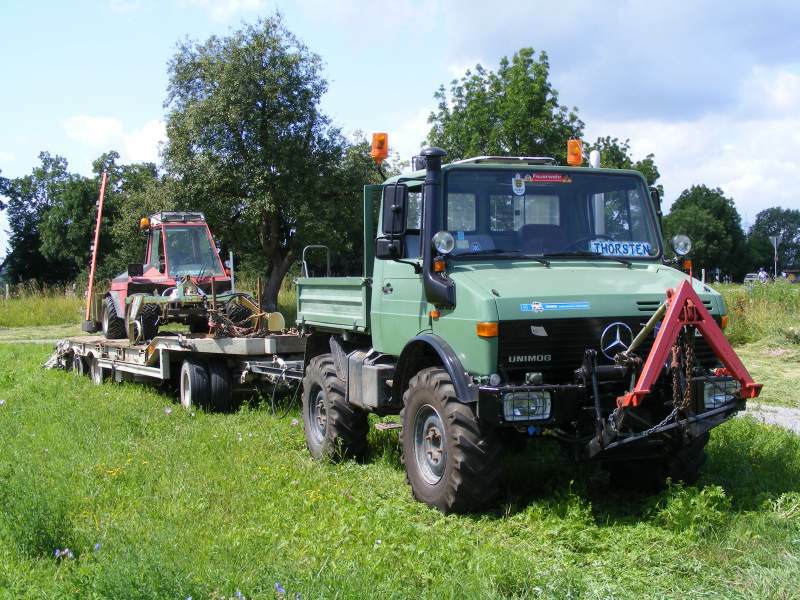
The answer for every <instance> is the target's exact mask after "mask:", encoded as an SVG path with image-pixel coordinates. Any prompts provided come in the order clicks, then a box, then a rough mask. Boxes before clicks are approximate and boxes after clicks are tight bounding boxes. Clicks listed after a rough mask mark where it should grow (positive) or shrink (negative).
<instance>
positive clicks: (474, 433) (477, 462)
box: [400, 367, 502, 513]
mask: <svg viewBox="0 0 800 600" xmlns="http://www.w3.org/2000/svg"><path fill="white" fill-rule="evenodd" d="M426 407H427V408H426ZM431 409H433V411H435V412H436V413H437V414H438V416H439V417H440V419H441V424H442V426H443V442H444V450H445V454H444V466H443V470H442V473H441V478H440V479H439V480H438V481H437V482H435V483H431V482H430V481H428V480H426V475H425V471H424V469H425V466H424V464H422V465H421V464H420V460H419V458H418V454H417V439H416V438H417V434H416V431H415V430H416V425H417V415H418V414H419V415H423V414H425V413H429V414H430V413H431ZM400 419H401V422H402V424H403V433H402V438H403V444H402V446H403V462H404V464H405V467H406V476H407V479H408V482H409V484H411V491H412V494H413V495H414V497H415V498H416V499H417V500H420V501H421V502H425V503H426V504H428V505H429V506H432V507H434V508H437V509H439V510H440V511H442V512H443V513H451V512H456V513H464V512H469V511H473V510H477V509H480V508H483V507H485V506H487V505H488V504H490V503H491V502H492V501H493V500H494V498H495V496H496V495H497V491H498V482H499V478H500V473H501V455H502V445H501V444H500V443H499V441H498V439H497V437H496V435H495V432H494V431H493V430H492V429H489V428H486V427H482V426H481V425H480V424H479V423H478V420H477V418H476V416H475V413H474V412H473V410H472V408H471V407H469V406H468V405H466V404H463V403H461V402H459V401H458V399H457V398H456V392H455V388H454V387H453V383H452V381H451V379H450V376H449V375H448V374H447V371H445V370H444V369H442V368H439V367H430V368H427V369H423V370H422V371H420V372H419V373H417V374H416V375H415V376H414V377H412V378H411V381H410V382H409V385H408V389H407V390H406V392H405V394H403V410H402V411H401V413H400Z"/></svg>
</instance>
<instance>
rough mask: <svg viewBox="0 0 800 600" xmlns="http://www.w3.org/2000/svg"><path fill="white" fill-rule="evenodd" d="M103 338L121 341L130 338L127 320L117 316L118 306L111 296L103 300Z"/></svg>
mask: <svg viewBox="0 0 800 600" xmlns="http://www.w3.org/2000/svg"><path fill="white" fill-rule="evenodd" d="M102 327H103V337H104V338H106V339H107V340H121V339H123V338H126V337H128V335H127V333H126V332H125V320H124V319H123V318H122V317H120V316H119V315H118V314H117V306H116V304H114V299H113V298H111V296H106V297H105V298H103V320H102Z"/></svg>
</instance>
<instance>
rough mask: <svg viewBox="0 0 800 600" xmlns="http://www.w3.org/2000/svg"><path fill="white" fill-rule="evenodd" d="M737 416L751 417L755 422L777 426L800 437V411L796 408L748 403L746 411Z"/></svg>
mask: <svg viewBox="0 0 800 600" xmlns="http://www.w3.org/2000/svg"><path fill="white" fill-rule="evenodd" d="M738 416H740V417H741V416H751V417H753V418H754V419H755V420H756V421H760V422H762V423H766V424H767V425H778V426H780V427H784V428H785V429H788V430H790V431H793V432H795V433H796V434H798V435H800V409H797V408H787V407H785V406H775V405H766V404H759V403H757V402H754V403H748V406H747V410H746V411H745V412H742V413H739V415H738Z"/></svg>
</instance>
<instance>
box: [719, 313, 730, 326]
mask: <svg viewBox="0 0 800 600" xmlns="http://www.w3.org/2000/svg"><path fill="white" fill-rule="evenodd" d="M719 326H720V328H721V329H726V328H727V327H728V315H722V317H720V319H719Z"/></svg>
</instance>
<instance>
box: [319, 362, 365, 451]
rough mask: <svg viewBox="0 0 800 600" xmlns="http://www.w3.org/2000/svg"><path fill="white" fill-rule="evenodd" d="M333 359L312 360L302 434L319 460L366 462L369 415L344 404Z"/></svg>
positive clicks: (342, 384)
mask: <svg viewBox="0 0 800 600" xmlns="http://www.w3.org/2000/svg"><path fill="white" fill-rule="evenodd" d="M344 386H345V383H344V381H342V380H341V379H339V377H338V375H337V373H336V367H335V365H334V363H333V357H332V356H331V355H330V354H322V355H320V356H317V357H315V358H313V359H311V362H310V363H309V364H308V368H307V369H306V376H305V378H304V379H303V431H304V432H305V436H306V446H308V451H309V452H310V453H311V456H313V457H314V458H316V459H320V460H322V459H328V460H337V459H340V458H355V459H359V460H360V459H363V458H364V456H365V455H366V453H367V433H368V431H369V425H368V423H367V413H366V412H365V411H363V410H362V409H360V408H358V407H356V406H353V405H352V404H348V403H347V401H346V400H345V395H344V393H345V390H344Z"/></svg>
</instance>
